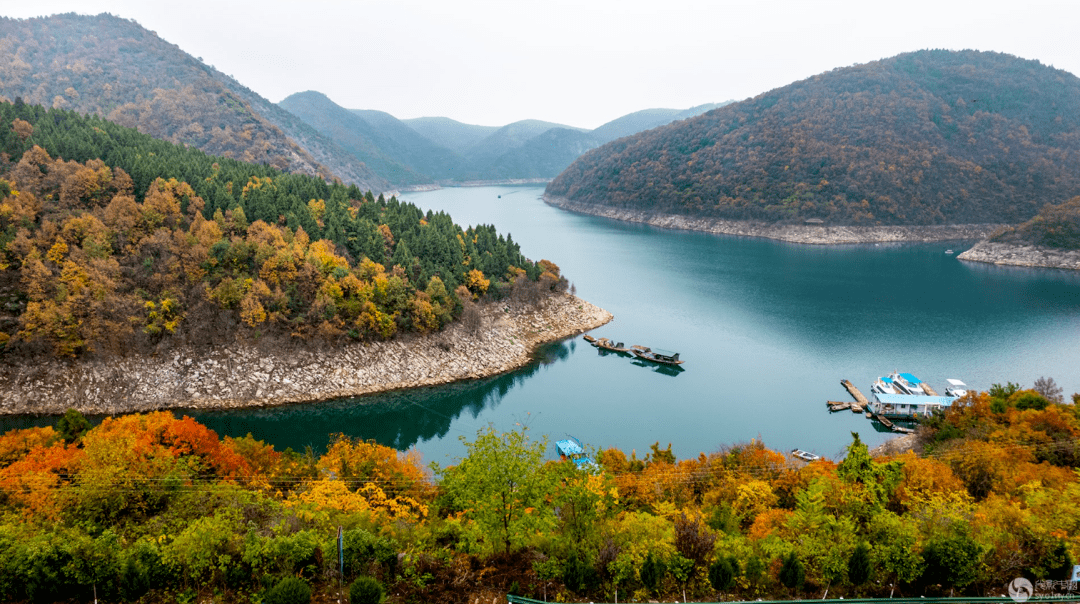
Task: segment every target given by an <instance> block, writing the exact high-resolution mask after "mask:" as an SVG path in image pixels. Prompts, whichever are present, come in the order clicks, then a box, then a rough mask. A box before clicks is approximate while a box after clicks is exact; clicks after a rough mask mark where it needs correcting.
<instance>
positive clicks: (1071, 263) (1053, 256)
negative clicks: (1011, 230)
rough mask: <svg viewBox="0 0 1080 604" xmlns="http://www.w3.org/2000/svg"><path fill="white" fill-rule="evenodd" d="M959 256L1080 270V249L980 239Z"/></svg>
mask: <svg viewBox="0 0 1080 604" xmlns="http://www.w3.org/2000/svg"><path fill="white" fill-rule="evenodd" d="M957 258H959V259H961V260H967V261H969V262H986V263H989V264H1001V265H1009V266H1029V267H1038V268H1064V269H1069V270H1074V271H1075V270H1080V250H1059V249H1053V248H1045V247H1038V246H1035V245H1017V244H1014V243H995V242H992V241H980V242H979V243H977V244H976V245H975V247H973V248H971V249H969V250H967V251H965V252H964V253H962V254H960V255H959V256H957Z"/></svg>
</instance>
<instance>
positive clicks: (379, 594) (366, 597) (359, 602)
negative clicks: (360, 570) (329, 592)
mask: <svg viewBox="0 0 1080 604" xmlns="http://www.w3.org/2000/svg"><path fill="white" fill-rule="evenodd" d="M382 600H383V586H382V583H379V581H378V580H377V579H375V578H374V577H360V578H359V579H357V580H356V581H353V584H352V585H350V586H349V604H379V603H380V602H382Z"/></svg>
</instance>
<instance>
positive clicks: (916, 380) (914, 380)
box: [900, 373, 922, 384]
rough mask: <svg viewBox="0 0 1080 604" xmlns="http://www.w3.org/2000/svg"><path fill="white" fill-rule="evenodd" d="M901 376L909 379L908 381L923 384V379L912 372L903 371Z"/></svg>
mask: <svg viewBox="0 0 1080 604" xmlns="http://www.w3.org/2000/svg"><path fill="white" fill-rule="evenodd" d="M900 377H902V378H904V379H905V380H907V381H908V382H910V383H912V384H921V383H922V380H920V379H919V378H917V377H915V376H913V375H911V374H910V373H901V374H900Z"/></svg>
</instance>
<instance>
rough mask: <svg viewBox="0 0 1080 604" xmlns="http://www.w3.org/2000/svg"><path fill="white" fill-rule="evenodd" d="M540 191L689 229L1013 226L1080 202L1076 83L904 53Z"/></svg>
mask: <svg viewBox="0 0 1080 604" xmlns="http://www.w3.org/2000/svg"><path fill="white" fill-rule="evenodd" d="M547 192H548V194H549V195H551V196H554V197H560V198H564V199H568V200H570V201H572V202H576V203H578V204H594V205H597V206H604V207H608V208H621V209H627V210H634V211H638V212H642V211H644V212H647V213H653V214H668V215H671V214H675V215H681V216H688V217H694V218H697V217H701V218H718V219H736V220H741V219H754V220H764V221H770V222H781V223H784V222H788V223H791V222H803V221H804V220H807V219H819V220H822V221H824V222H825V223H826V224H856V225H858V224H864V225H928V224H958V223H968V224H973V223H1017V222H1021V221H1024V220H1027V219H1028V218H1031V217H1032V216H1034V215H1035V213H1036V211H1037V210H1038V209H1039V208H1040V207H1042V206H1043V205H1044V204H1046V203H1055V204H1056V203H1061V202H1063V201H1065V200H1067V199H1070V198H1072V197H1074V196H1076V195H1078V194H1080V78H1077V77H1076V76H1074V75H1073V74H1070V73H1068V72H1065V71H1062V70H1060V69H1054V68H1053V67H1048V66H1046V65H1042V64H1040V63H1039V62H1038V61H1030V60H1024V59H1020V58H1017V57H1014V56H1011V55H1006V54H1001V53H993V52H977V51H962V52H954V51H946V50H928V51H919V52H913V53H906V54H902V55H899V56H896V57H892V58H889V59H883V60H881V61H874V62H871V63H866V64H863V65H855V66H852V67H845V68H841V69H834V70H832V71H829V72H827V73H823V74H820V75H816V76H814V77H812V78H809V79H806V80H803V81H800V82H795V83H793V84H790V85H788V86H784V87H782V88H778V89H776V90H771V91H769V92H766V93H764V94H761V95H759V96H757V97H754V98H752V99H748V100H745V101H742V102H739V103H734V104H731V105H727V106H725V107H721V108H719V109H716V110H714V111H710V112H708V113H705V114H703V115H699V116H697V117H693V118H691V119H687V120H683V121H680V122H677V123H673V124H669V125H666V126H662V127H660V128H655V129H652V130H647V131H644V132H640V133H638V134H635V135H633V136H629V137H625V138H622V139H619V140H616V141H613V142H610V143H608V144H606V145H604V146H601V147H599V148H596V149H593V150H591V151H589V152H587V153H585V154H584V155H582V156H581V157H580V158H578V159H577V160H576V161H574V163H573V164H572V165H570V167H568V168H567V169H566V170H565V171H564V172H563V173H561V174H560V175H559V176H558V177H557V178H555V179H554V180H553V181H552V182H551V184H550V185H549V186H548V189H547Z"/></svg>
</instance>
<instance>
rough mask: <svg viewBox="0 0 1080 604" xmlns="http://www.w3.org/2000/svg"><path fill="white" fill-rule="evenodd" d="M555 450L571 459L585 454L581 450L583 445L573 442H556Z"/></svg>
mask: <svg viewBox="0 0 1080 604" xmlns="http://www.w3.org/2000/svg"><path fill="white" fill-rule="evenodd" d="M555 448H556V449H558V450H559V453H560V454H562V455H565V456H567V457H570V456H571V455H580V454H582V453H584V452H585V450H584V449H582V448H581V445H579V444H577V443H576V442H574V441H572V440H569V439H568V440H560V441H556V442H555Z"/></svg>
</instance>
